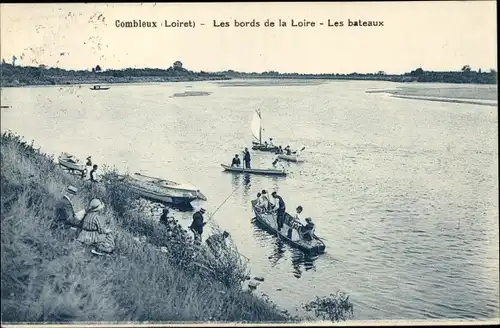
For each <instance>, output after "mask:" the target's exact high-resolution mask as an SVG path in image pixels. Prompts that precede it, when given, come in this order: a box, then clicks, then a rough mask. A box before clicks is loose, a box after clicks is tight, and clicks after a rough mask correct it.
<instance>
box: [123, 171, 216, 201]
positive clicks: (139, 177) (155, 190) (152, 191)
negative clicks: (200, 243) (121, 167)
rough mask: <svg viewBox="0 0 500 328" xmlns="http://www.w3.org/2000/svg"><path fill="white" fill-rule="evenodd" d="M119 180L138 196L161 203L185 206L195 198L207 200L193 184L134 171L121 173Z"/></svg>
mask: <svg viewBox="0 0 500 328" xmlns="http://www.w3.org/2000/svg"><path fill="white" fill-rule="evenodd" d="M120 180H122V181H123V182H125V183H127V185H128V186H129V187H130V189H131V190H132V191H133V192H135V193H136V194H138V195H139V196H141V197H144V198H147V199H151V200H155V201H158V202H161V203H168V204H174V205H178V206H186V205H191V204H190V203H191V202H192V201H194V200H196V199H200V200H207V198H206V197H205V195H203V194H202V193H201V191H200V190H199V189H198V188H196V187H195V186H192V185H188V184H180V183H177V182H174V181H170V180H166V179H161V178H157V177H150V176H147V175H144V174H141V173H135V174H134V176H130V175H122V176H120Z"/></svg>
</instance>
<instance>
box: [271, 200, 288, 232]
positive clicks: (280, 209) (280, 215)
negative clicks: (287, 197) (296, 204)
mask: <svg viewBox="0 0 500 328" xmlns="http://www.w3.org/2000/svg"><path fill="white" fill-rule="evenodd" d="M271 196H273V198H274V199H275V200H276V201H277V209H276V214H277V217H276V220H277V223H278V231H281V228H283V223H284V222H285V211H286V206H285V202H284V201H283V198H281V196H280V195H278V194H277V193H276V191H273V193H272V194H271Z"/></svg>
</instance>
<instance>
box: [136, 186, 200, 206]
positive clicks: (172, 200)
mask: <svg viewBox="0 0 500 328" xmlns="http://www.w3.org/2000/svg"><path fill="white" fill-rule="evenodd" d="M129 187H130V190H132V191H133V192H135V193H136V194H137V195H139V196H141V197H143V198H146V199H150V200H153V201H157V202H160V203H165V204H173V205H177V206H188V205H189V206H190V205H191V202H192V201H193V200H196V199H198V197H193V196H187V197H186V196H174V195H169V194H167V193H165V194H160V193H156V192H153V191H151V190H146V189H144V188H140V187H137V186H134V185H129Z"/></svg>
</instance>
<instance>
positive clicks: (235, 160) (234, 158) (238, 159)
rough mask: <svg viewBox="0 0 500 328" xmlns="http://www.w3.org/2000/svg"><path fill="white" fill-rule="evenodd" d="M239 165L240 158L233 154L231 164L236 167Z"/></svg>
mask: <svg viewBox="0 0 500 328" xmlns="http://www.w3.org/2000/svg"><path fill="white" fill-rule="evenodd" d="M240 165H241V160H240V158H239V157H238V154H236V155H234V157H233V162H232V163H231V166H236V167H240Z"/></svg>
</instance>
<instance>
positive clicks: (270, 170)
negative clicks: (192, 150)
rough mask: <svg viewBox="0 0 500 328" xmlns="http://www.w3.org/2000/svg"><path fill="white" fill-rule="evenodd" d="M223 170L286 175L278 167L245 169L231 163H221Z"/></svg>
mask: <svg viewBox="0 0 500 328" xmlns="http://www.w3.org/2000/svg"><path fill="white" fill-rule="evenodd" d="M221 166H222V167H223V168H224V170H225V171H230V172H235V173H249V174H260V175H278V176H286V174H287V173H286V171H285V170H278V169H245V168H243V167H236V166H231V165H225V164H221Z"/></svg>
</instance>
